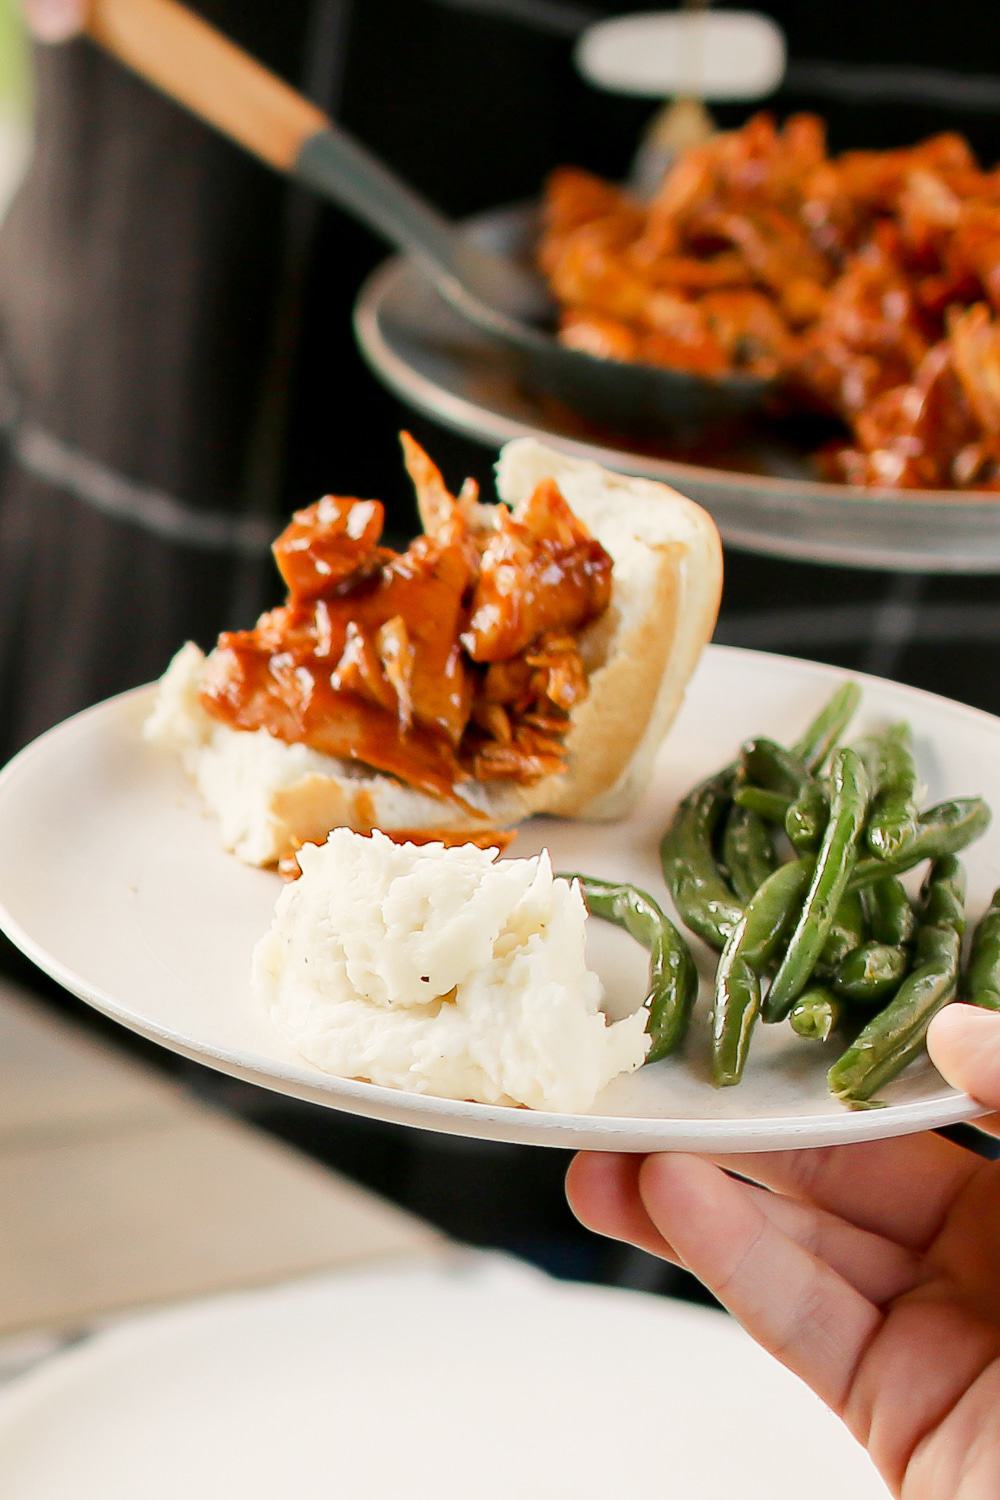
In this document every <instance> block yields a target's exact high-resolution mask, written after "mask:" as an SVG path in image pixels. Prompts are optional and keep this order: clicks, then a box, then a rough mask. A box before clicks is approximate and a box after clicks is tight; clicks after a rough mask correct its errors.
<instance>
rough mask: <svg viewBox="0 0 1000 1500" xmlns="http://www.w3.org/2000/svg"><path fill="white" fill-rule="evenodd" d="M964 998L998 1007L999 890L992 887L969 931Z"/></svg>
mask: <svg viewBox="0 0 1000 1500" xmlns="http://www.w3.org/2000/svg"><path fill="white" fill-rule="evenodd" d="M964 998H965V999H966V1000H968V1001H969V1002H970V1004H972V1005H981V1006H982V1007H983V1008H984V1009H985V1010H1000V890H996V891H994V893H993V900H992V901H991V902H990V904H989V906H988V907H987V909H986V911H985V912H984V914H983V916H982V917H981V918H980V920H979V923H978V924H977V926H976V930H975V932H974V933H973V934H972V950H971V952H970V954H969V967H968V971H967V973H966V976H965V985H964Z"/></svg>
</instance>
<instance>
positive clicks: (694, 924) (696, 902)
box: [660, 770, 743, 949]
mask: <svg viewBox="0 0 1000 1500" xmlns="http://www.w3.org/2000/svg"><path fill="white" fill-rule="evenodd" d="M732 780H733V773H732V771H728V770H727V771H722V772H719V773H718V774H717V775H716V776H713V777H710V778H709V780H708V781H705V782H703V783H702V785H701V786H698V787H695V789H694V791H693V792H689V793H688V795H687V796H686V797H685V798H684V800H683V802H682V803H681V804H680V807H679V808H678V809H677V812H676V813H675V815H674V819H673V822H672V823H671V825H670V827H669V828H668V829H667V831H666V833H665V834H664V835H663V839H662V840H661V843H660V860H661V863H662V865H663V878H664V879H665V881H666V883H667V888H668V890H669V891H670V894H671V895H672V897H673V899H674V905H675V906H676V907H677V910H678V911H679V912H680V915H681V918H682V919H683V921H684V922H685V923H686V925H687V926H688V927H690V929H691V931H692V932H696V933H697V934H698V936H699V937H700V938H703V939H704V941H705V942H706V943H708V945H709V947H711V948H718V949H721V948H723V947H725V943H726V939H727V938H728V936H729V934H730V933H731V932H732V930H733V928H734V927H735V926H736V924H737V922H738V921H739V919H740V917H741V916H742V914H743V908H742V906H741V905H740V904H739V902H738V901H737V900H736V899H735V898H734V896H733V893H732V891H731V890H730V889H729V887H728V885H727V884H726V882H725V881H724V880H723V878H722V875H721V874H720V872H719V868H718V866H717V865H716V863H715V855H714V854H713V852H712V841H713V838H714V835H715V830H716V828H717V826H718V823H719V820H720V818H721V817H722V815H723V813H724V812H725V811H726V809H727V808H728V807H729V803H730V793H731V791H732Z"/></svg>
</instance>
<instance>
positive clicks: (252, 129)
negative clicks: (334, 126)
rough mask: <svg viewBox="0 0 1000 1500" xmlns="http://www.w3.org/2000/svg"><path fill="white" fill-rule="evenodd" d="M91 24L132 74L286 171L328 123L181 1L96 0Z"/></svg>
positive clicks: (94, 34)
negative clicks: (305, 143) (179, 2)
mask: <svg viewBox="0 0 1000 1500" xmlns="http://www.w3.org/2000/svg"><path fill="white" fill-rule="evenodd" d="M264 3H268V0H264ZM86 29H87V32H88V34H89V35H90V36H91V37H92V38H93V40H94V41H95V42H99V43H100V45H101V46H102V47H103V48H105V50H106V51H108V52H110V53H112V54H113V55H114V56H115V57H117V58H118V60H119V61H120V62H123V63H125V64H126V66H127V67H129V68H131V69H132V70H133V72H136V73H139V74H140V75H141V76H142V77H143V78H145V79H146V80H147V81H148V82H149V83H151V84H153V85H155V87H156V88H158V89H161V90H162V91H163V93H165V94H168V95H169V96H170V97H171V98H172V99H176V100H177V102H178V103H179V104H183V105H185V106H186V107H187V108H188V109H190V110H191V111H192V112H193V113H194V114H196V115H199V116H200V117H201V118H202V119H203V120H207V121H208V123H209V124H210V125H214V126H215V127H216V129H218V130H221V131H222V132H223V134H224V135H228V136H230V137H231V138H232V139H233V140H234V141H237V142H239V144H240V145H241V146H245V147H246V148H247V150H248V151H251V152H253V154H254V155H255V156H259V157H260V158H261V159H262V160H263V161H266V162H268V163H269V165H271V166H272V167H277V168H278V169H279V170H280V171H285V172H287V171H289V170H290V169H291V167H292V166H293V164H294V163H295V161H296V160H297V158H298V156H299V153H300V151H301V149H302V146H303V144H304V142H305V141H306V140H308V139H309V137H310V136H312V135H315V134H316V133H317V132H318V131H321V130H324V129H326V128H327V126H328V125H329V121H328V119H327V117H326V116H325V115H324V114H323V112H322V110H320V109H318V108H317V107H316V105H315V104H312V103H310V101H309V100H308V99H304V98H303V97H302V95H301V94H297V93H296V92H295V90H294V89H293V88H290V87H289V86H288V84H287V83H283V82H282V80H281V79H280V78H276V77H275V75H274V74H273V73H270V72H268V70H267V69H266V68H264V67H262V66H261V64H260V63H258V62H256V61H255V60H254V59H253V58H252V57H250V56H248V54H247V53H245V52H243V51H242V50H241V49H240V48H239V47H237V46H236V45H235V43H233V42H230V41H229V40H228V39H227V38H226V37H224V36H223V35H222V34H221V33H220V32H218V31H216V30H215V29H214V28H213V27H212V26H209V25H208V24H207V22H205V21H202V20H201V19H200V18H199V17H198V16H196V15H193V14H192V12H191V11H189V10H187V9H186V8H185V6H183V5H180V4H177V3H176V0H90V6H89V9H88V16H87V27H86Z"/></svg>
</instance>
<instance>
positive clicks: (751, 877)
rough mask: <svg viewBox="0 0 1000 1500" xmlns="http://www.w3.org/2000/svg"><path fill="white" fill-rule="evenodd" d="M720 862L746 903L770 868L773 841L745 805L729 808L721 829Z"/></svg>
mask: <svg viewBox="0 0 1000 1500" xmlns="http://www.w3.org/2000/svg"><path fill="white" fill-rule="evenodd" d="M722 862H723V864H724V865H725V867H726V869H727V871H728V872H729V884H730V885H731V886H732V888H733V890H734V891H735V892H736V895H737V896H738V897H739V899H740V901H741V902H744V903H746V902H747V901H749V900H750V897H751V896H752V895H753V893H754V891H756V889H757V887H758V886H760V885H763V884H764V881H765V880H766V879H767V877H768V876H769V875H770V873H771V871H772V870H773V869H774V866H775V864H776V863H777V860H776V858H775V853H774V844H773V842H772V839H771V835H770V833H769V832H768V831H767V828H766V827H765V825H764V823H763V822H762V821H761V819H760V818H758V817H757V815H756V814H755V813H752V812H750V811H749V810H748V809H747V808H745V807H731V808H730V809H729V813H728V815H727V817H726V822H725V826H724V828H723V831H722Z"/></svg>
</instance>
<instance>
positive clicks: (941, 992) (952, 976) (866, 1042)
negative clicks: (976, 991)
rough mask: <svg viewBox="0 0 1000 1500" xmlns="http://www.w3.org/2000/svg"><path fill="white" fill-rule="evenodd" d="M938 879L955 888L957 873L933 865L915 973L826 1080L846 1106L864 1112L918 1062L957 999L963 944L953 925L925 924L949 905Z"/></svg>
mask: <svg viewBox="0 0 1000 1500" xmlns="http://www.w3.org/2000/svg"><path fill="white" fill-rule="evenodd" d="M938 876H940V880H941V882H942V884H943V885H945V886H951V885H953V883H954V871H953V870H952V869H950V867H949V865H948V863H947V862H945V863H944V864H943V865H941V864H937V865H935V867H934V868H933V869H932V871H931V876H930V880H929V882H928V884H927V887H926V896H925V901H924V907H923V910H922V912H921V921H920V925H919V927H918V929H917V943H916V950H917V952H916V957H917V966H916V968H914V969H913V971H912V972H911V973H910V974H909V975H908V976H907V978H906V979H904V980H903V983H902V984H901V985H900V987H899V989H898V990H897V991H896V994H895V996H894V998H893V999H892V1000H890V1002H889V1004H888V1005H887V1006H886V1007H885V1009H884V1010H881V1011H879V1013H878V1015H877V1016H874V1017H873V1018H872V1020H870V1021H869V1022H868V1024H867V1026H865V1027H864V1029H863V1030H862V1031H861V1032H860V1033H859V1034H858V1036H857V1037H856V1038H855V1041H854V1043H853V1045H852V1046H850V1047H848V1049H847V1051H846V1052H844V1053H843V1054H842V1056H840V1057H839V1058H838V1059H837V1061H836V1062H835V1063H834V1065H833V1067H832V1068H831V1069H830V1072H829V1074H828V1075H827V1082H828V1083H829V1086H830V1091H831V1093H833V1094H835V1095H836V1096H837V1098H838V1099H841V1100H843V1102H844V1103H845V1104H850V1105H854V1106H858V1107H864V1106H865V1105H866V1104H868V1102H869V1101H870V1100H871V1099H872V1096H873V1095H874V1094H875V1093H877V1092H878V1090H879V1089H881V1088H882V1087H883V1085H885V1084H886V1083H889V1082H890V1081H891V1080H892V1079H893V1078H895V1077H896V1075H897V1074H898V1073H899V1072H901V1071H902V1069H903V1068H905V1067H906V1066H907V1064H908V1063H910V1062H911V1061H912V1060H913V1059H914V1058H915V1057H917V1056H918V1055H919V1054H920V1053H921V1052H922V1051H923V1049H924V1041H925V1037H926V1034H927V1027H928V1026H929V1025H930V1022H931V1020H932V1018H933V1017H934V1016H935V1015H936V1014H937V1012H938V1011H939V1010H940V1009H941V1007H942V1006H944V1005H947V1004H948V1002H949V1001H951V1000H953V999H954V998H955V993H956V990H957V987H958V970H959V963H960V960H961V950H962V939H961V937H960V936H959V933H958V930H957V928H956V927H955V926H954V925H952V924H951V923H949V924H948V925H947V926H936V925H933V924H931V923H929V922H925V921H924V916H925V915H927V914H929V915H932V916H933V915H936V914H940V913H941V912H942V911H946V910H947V909H948V907H949V905H950V904H951V896H950V894H945V895H939V894H937V893H936V892H935V889H934V888H935V885H936V884H937V879H938Z"/></svg>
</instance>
